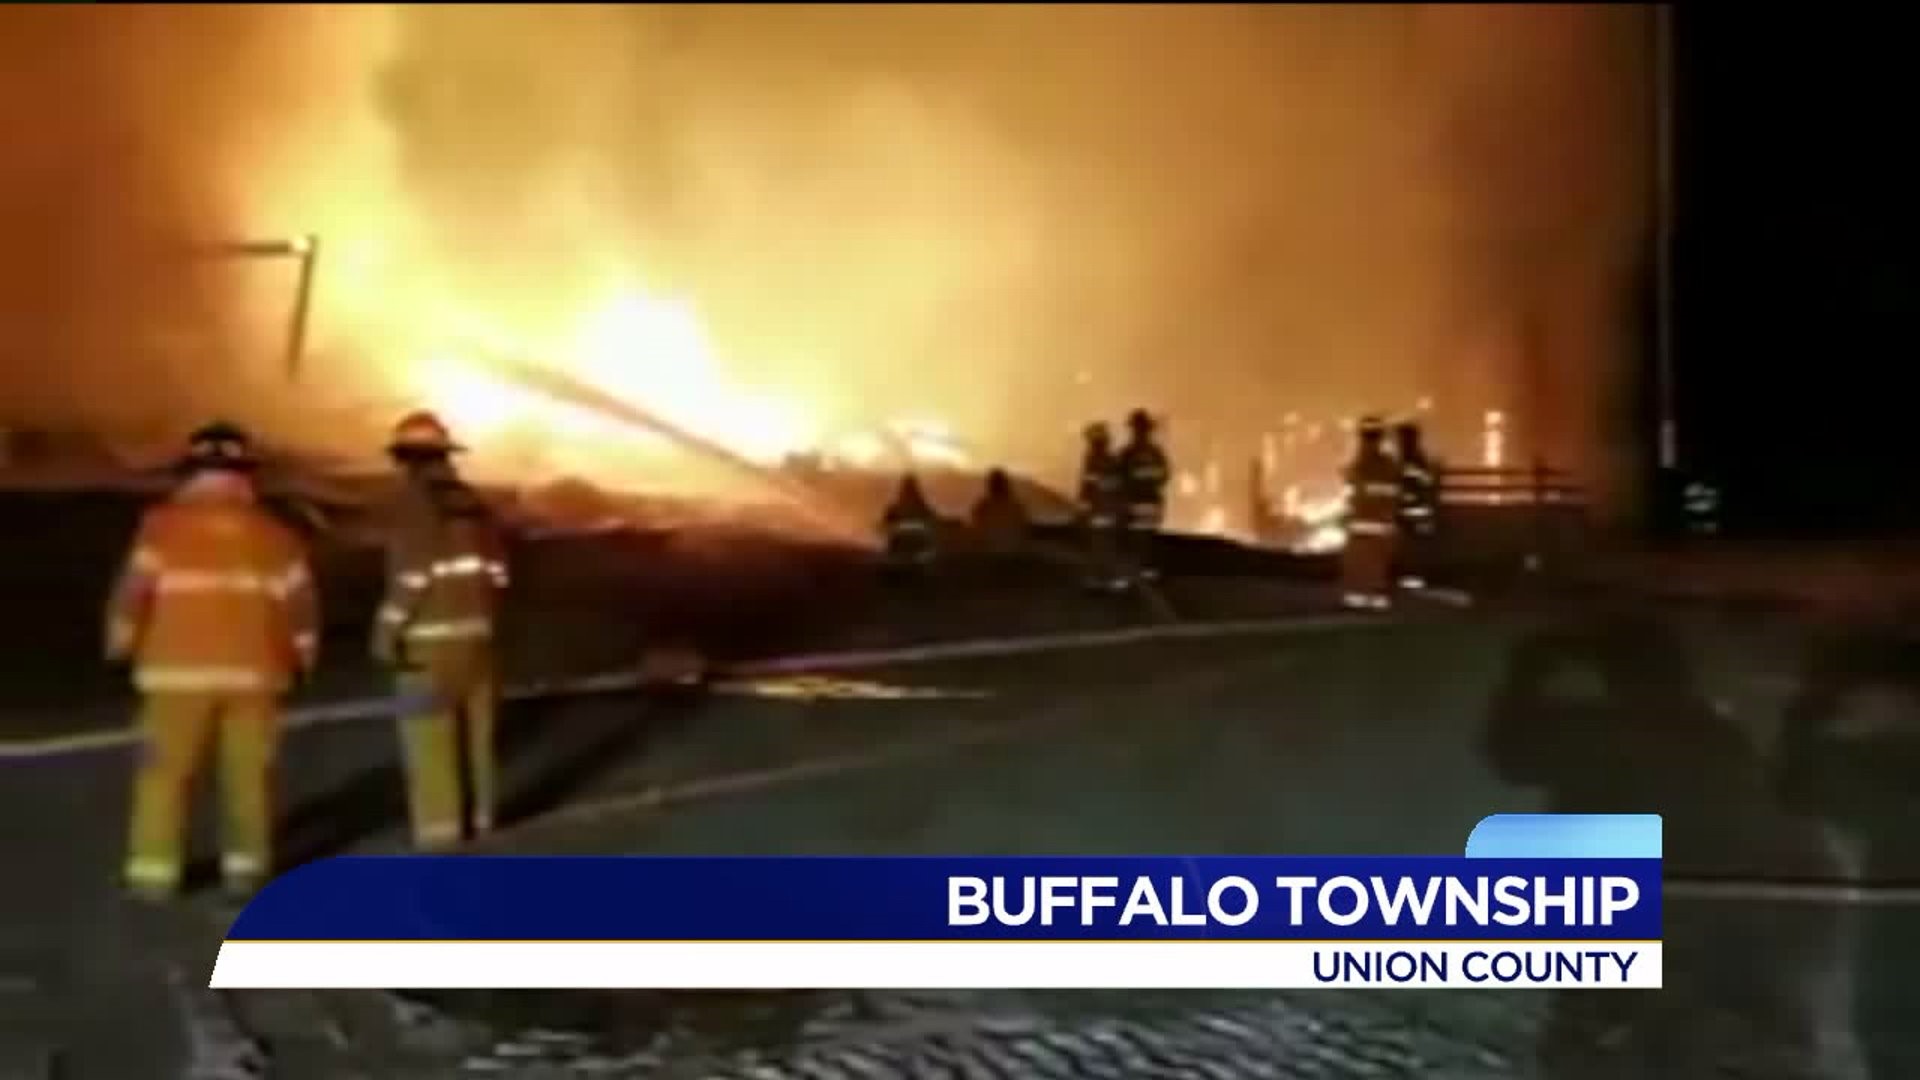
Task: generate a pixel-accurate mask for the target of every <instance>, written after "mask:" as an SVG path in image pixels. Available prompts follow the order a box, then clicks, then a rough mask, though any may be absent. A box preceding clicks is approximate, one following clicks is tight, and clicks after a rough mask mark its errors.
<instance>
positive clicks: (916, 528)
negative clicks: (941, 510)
mask: <svg viewBox="0 0 1920 1080" xmlns="http://www.w3.org/2000/svg"><path fill="white" fill-rule="evenodd" d="M938 523H939V522H938V518H937V516H936V515H935V514H934V512H933V508H932V507H930V506H928V505H926V504H925V503H912V502H898V501H896V502H894V503H893V504H891V505H889V506H888V507H887V512H886V515H885V516H884V517H883V518H882V519H881V523H880V524H881V529H882V531H884V532H885V534H886V538H887V554H889V555H890V556H892V557H894V558H897V559H898V558H909V559H915V560H921V561H924V560H927V559H931V558H932V557H933V549H934V538H935V529H936V526H937V525H938Z"/></svg>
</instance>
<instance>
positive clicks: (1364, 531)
mask: <svg viewBox="0 0 1920 1080" xmlns="http://www.w3.org/2000/svg"><path fill="white" fill-rule="evenodd" d="M1386 434H1387V433H1386V428H1385V426H1384V425H1382V424H1381V422H1380V421H1379V420H1378V419H1377V418H1375V417H1371V416H1369V417H1367V418H1365V419H1363V420H1361V421H1360V430H1359V440H1360V446H1359V450H1358V452H1357V453H1356V454H1355V455H1354V459H1353V463H1352V464H1351V465H1349V466H1348V467H1347V543H1346V547H1345V548H1344V549H1343V550H1342V552H1341V560H1340V583H1341V588H1342V590H1343V593H1344V595H1343V596H1342V600H1343V601H1344V602H1345V603H1346V605H1347V606H1348V607H1355V608H1370V609H1376V610H1384V609H1386V608H1388V607H1390V606H1392V598H1391V595H1390V592H1391V589H1392V585H1393V560H1394V548H1395V546H1396V540H1397V536H1396V532H1397V526H1398V518H1399V510H1400V466H1399V465H1398V463H1396V462H1395V461H1394V460H1393V458H1392V457H1390V456H1388V454H1387V451H1386V446H1385V442H1386Z"/></svg>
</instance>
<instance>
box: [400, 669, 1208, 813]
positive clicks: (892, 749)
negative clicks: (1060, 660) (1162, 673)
mask: <svg viewBox="0 0 1920 1080" xmlns="http://www.w3.org/2000/svg"><path fill="white" fill-rule="evenodd" d="M1243 663H1244V662H1243ZM1192 679H1193V675H1192V674H1191V673H1189V674H1188V675H1186V676H1185V677H1184V678H1183V677H1181V676H1175V682H1176V683H1178V682H1186V681H1191V680H1192ZM1155 693H1158V694H1165V693H1167V686H1166V685H1164V684H1163V685H1162V686H1160V687H1159V688H1157V689H1156V690H1155ZM1101 696H1102V697H1110V696H1112V693H1111V692H1106V693H1103V694H1102V695H1101ZM1098 713H1099V708H1098V707H1097V706H1095V705H1093V704H1090V703H1089V702H1087V701H1081V700H1075V701H1068V702H1063V703H1056V704H1054V705H1053V706H1051V707H1048V708H1043V709H1040V710H1039V711H1038V712H1037V713H1035V714H1029V715H1026V716H1023V717H1020V718H1018V719H1014V720H1006V721H1002V722H999V723H991V724H981V725H978V726H975V727H971V728H965V729H962V730H959V731H947V732H943V733H941V734H938V735H934V736H931V737H921V738H912V739H896V740H894V741H892V742H888V743H885V744H882V745H880V746H874V747H867V748H865V749H861V750H849V751H844V752H841V753H834V754H818V755H815V756H813V757H807V758H802V759H800V760H798V761H792V762H788V763H786V764H783V765H769V766H765V767H762V768H757V769H736V770H729V771H725V772H717V773H707V774H705V775H703V776H694V777H690V778H688V779H685V780H679V781H674V782H670V783H664V784H656V785H654V786H652V787H650V788H646V789H643V790H640V791H633V792H625V793H620V794H612V795H607V796H604V797H601V798H597V799H587V800H582V801H576V802H572V803H569V804H568V805H566V806H562V807H560V808H558V809H555V810H550V811H548V812H547V813H545V814H540V815H537V816H535V817H531V818H528V819H526V820H524V821H521V822H518V823H516V824H514V825H511V826H509V827H507V828H505V829H502V830H500V831H499V832H496V833H493V834H491V835H489V836H487V837H485V838H484V839H482V840H481V841H479V842H477V843H474V844H470V845H468V850H476V851H477V850H485V849H486V848H488V847H490V846H492V845H494V844H497V843H498V842H500V841H502V840H507V841H511V840H516V839H519V838H522V837H524V836H526V835H527V834H528V833H533V832H540V831H543V830H544V829H546V828H548V827H550V826H555V825H569V824H581V823H590V822H594V821H598V820H601V819H604V818H608V817H614V816H617V815H621V814H628V813H632V812H634V811H646V810H659V809H664V808H666V807H669V806H679V805H684V804H687V803H698V802H707V801H709V800H713V799H724V798H731V797H733V796H736V795H750V794H753V793H756V792H760V791H765V790H768V789H770V788H777V787H781V786H784V785H786V784H791V783H799V782H804V781H807V780H819V779H825V778H827V777H832V776H840V775H844V774H846V773H853V772H862V771H864V770H867V769H875V768H879V767H881V766H886V765H899V764H904V763H906V762H909V761H917V760H921V759H925V758H930V757H939V756H942V755H945V754H948V753H955V752H958V751H962V750H971V749H974V748H977V747H983V746H991V745H993V744H996V743H1004V742H1010V741H1012V740H1014V739H1016V738H1019V737H1023V736H1028V735H1033V734H1037V733H1040V732H1044V731H1051V730H1055V729H1057V728H1061V727H1065V726H1068V725H1071V724H1073V723H1075V722H1080V721H1090V720H1091V719H1092V717H1093V716H1095V715H1097V714H1098ZM402 850H406V849H402Z"/></svg>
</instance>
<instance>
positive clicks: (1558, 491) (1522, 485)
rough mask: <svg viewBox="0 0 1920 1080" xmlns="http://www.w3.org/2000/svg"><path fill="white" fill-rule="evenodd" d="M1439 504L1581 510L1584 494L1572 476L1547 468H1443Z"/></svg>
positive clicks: (1563, 470) (1585, 495)
mask: <svg viewBox="0 0 1920 1080" xmlns="http://www.w3.org/2000/svg"><path fill="white" fill-rule="evenodd" d="M1440 501H1441V503H1443V504H1447V505H1455V506H1509V505H1521V506H1555V505H1558V506H1567V507H1584V506H1586V504H1587V490H1586V487H1585V486H1584V485H1582V484H1581V483H1580V482H1579V480H1578V479H1577V478H1576V477H1575V476H1574V475H1573V474H1572V473H1570V472H1568V471H1566V470H1565V469H1557V468H1554V467H1553V466H1551V465H1531V466H1517V467H1508V468H1489V467H1485V466H1473V467H1458V468H1444V469H1442V470H1441V471H1440Z"/></svg>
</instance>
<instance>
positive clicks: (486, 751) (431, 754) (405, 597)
mask: <svg viewBox="0 0 1920 1080" xmlns="http://www.w3.org/2000/svg"><path fill="white" fill-rule="evenodd" d="M462 449H463V448H462V447H460V446H459V445H458V444H456V443H455V442H454V441H453V438H452V436H451V434H450V433H449V432H448V431H447V429H446V427H445V425H443V424H441V422H440V421H439V419H438V418H437V417H435V416H434V415H433V414H432V413H427V412H416V413H411V414H409V415H408V416H406V417H405V418H403V419H402V420H401V421H400V423H399V424H398V425H397V426H396V427H395V429H394V432H393V439H392V442H391V443H390V444H389V446H388V448H387V450H388V454H389V456H390V457H391V458H392V459H393V461H394V463H395V464H396V465H397V466H399V468H400V471H401V474H402V477H403V481H404V487H403V491H402V495H401V497H400V499H399V501H398V505H397V506H396V508H395V510H396V512H395V516H394V521H393V526H392V528H393V531H392V535H391V537H390V539H389V544H388V551H387V587H386V597H385V600H384V601H383V602H382V604H381V605H380V612H379V615H378V617H377V618H376V620H375V624H374V630H373V655H374V657H375V658H376V659H377V660H379V661H380V662H381V663H382V664H384V665H386V666H387V667H388V668H389V669H390V670H392V671H393V673H394V678H395V683H396V685H397V688H398V690H399V692H400V694H401V696H402V697H403V698H406V699H409V700H410V701H412V702H417V703H418V704H416V705H413V706H411V707H410V711H408V712H407V713H406V714H405V715H403V716H402V717H401V718H400V745H401V752H402V756H403V759H404V761H405V765H406V771H407V803H408V810H409V817H410V819H411V822H412V826H413V839H414V843H415V844H416V845H417V846H419V847H421V848H423V849H426V850H439V849H445V848H449V847H452V846H455V845H457V844H458V843H460V841H462V840H463V839H465V838H467V837H468V836H469V835H475V834H483V833H486V832H488V831H490V830H491V829H492V828H493V825H494V814H495V811H496V810H497V805H498V798H499V791H498V774H499V770H498V763H497V758H496V755H495V746H494V729H495V723H496V719H497V713H498V684H497V669H496V667H495V662H494V661H495V658H494V638H495V629H496V620H497V614H498V610H499V597H500V593H501V592H502V591H503V590H505V588H506V587H507V584H508V570H507V561H506V554H505V550H504V545H503V543H502V540H501V536H500V532H499V529H498V527H497V524H496V523H495V521H494V520H493V517H492V515H491V514H490V513H489V512H488V510H487V508H486V506H485V504H484V503H482V502H481V500H480V498H479V496H478V495H477V494H476V493H475V492H474V491H473V489H472V488H470V487H468V486H467V484H466V483H465V481H463V480H462V479H461V478H460V475H459V472H458V470H457V469H455V467H454V465H453V455H454V454H456V453H458V452H460V451H461V450H462Z"/></svg>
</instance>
